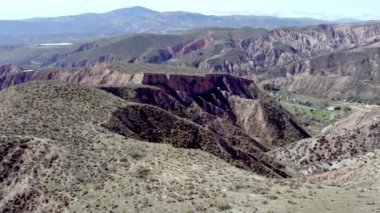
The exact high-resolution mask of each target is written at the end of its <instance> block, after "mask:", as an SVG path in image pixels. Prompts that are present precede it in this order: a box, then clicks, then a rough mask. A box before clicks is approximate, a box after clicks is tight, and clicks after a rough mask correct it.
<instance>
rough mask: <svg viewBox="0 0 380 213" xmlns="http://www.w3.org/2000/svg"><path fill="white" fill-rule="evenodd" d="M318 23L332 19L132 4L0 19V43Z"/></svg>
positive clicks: (58, 40) (26, 42) (271, 27)
mask: <svg viewBox="0 0 380 213" xmlns="http://www.w3.org/2000/svg"><path fill="white" fill-rule="evenodd" d="M321 23H333V21H325V20H317V19H310V18H278V17H270V16H244V15H240V16H238V15H236V16H207V15H203V14H199V13H189V12H157V11H153V10H150V9H147V8H143V7H132V8H124V9H119V10H114V11H110V12H107V13H100V14H94V13H89V14H81V15H75V16H64V17H53V18H33V19H25V20H14V21H12V20H7V21H0V38H1V40H0V45H10V44H30V43H47V42H62V41H77V40H88V39H96V38H103V37H110V36H118V35H124V34H127V33H142V32H155V33H168V32H172V33H178V32H182V31H184V30H188V29H193V28H199V27H244V26H250V27H257V28H267V29H273V28H278V27H284V26H309V25H316V24H321ZM336 23H339V21H337V22H336Z"/></svg>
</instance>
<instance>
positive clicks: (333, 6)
mask: <svg viewBox="0 0 380 213" xmlns="http://www.w3.org/2000/svg"><path fill="white" fill-rule="evenodd" d="M20 5H22V7H20ZM183 5H186V7H183ZM135 6H140V7H145V8H149V9H152V10H156V11H160V12H169V11H186V12H196V13H201V14H205V15H258V16H277V17H284V18H285V17H286V18H316V19H325V20H336V19H357V20H379V19H380V15H379V14H378V12H377V8H379V7H380V2H378V1H374V0H362V1H360V2H359V1H356V0H355V1H354V0H330V1H327V0H320V1H318V2H316V1H310V0H288V1H281V2H279V1H276V0H266V1H265V2H263V1H257V0H251V1H248V0H235V1H234V4H231V3H227V2H220V1H216V0H210V1H207V2H202V1H200V0H193V1H192V2H191V4H186V3H185V2H184V1H178V0H177V1H174V0H165V1H160V2H158V1H150V0H132V1H128V2H126V1H124V0H109V1H107V2H104V1H95V0H77V1H75V0H55V1H51V0H13V1H10V2H7V3H6V4H5V5H3V6H2V7H1V8H0V19H1V20H21V19H28V18H35V17H57V16H70V15H78V14H83V13H104V12H109V11H112V10H116V9H122V8H130V7H135Z"/></svg>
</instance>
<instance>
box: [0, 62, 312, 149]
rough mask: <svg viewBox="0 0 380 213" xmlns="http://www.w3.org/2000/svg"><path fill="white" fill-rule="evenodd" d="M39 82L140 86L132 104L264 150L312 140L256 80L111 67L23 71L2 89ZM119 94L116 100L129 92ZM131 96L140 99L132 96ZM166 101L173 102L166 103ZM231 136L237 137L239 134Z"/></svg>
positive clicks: (3, 83)
mask: <svg viewBox="0 0 380 213" xmlns="http://www.w3.org/2000/svg"><path fill="white" fill-rule="evenodd" d="M36 80H57V81H64V82H68V83H73V84H85V85H92V86H102V87H106V86H111V87H120V88H122V87H125V86H129V85H137V89H136V90H135V91H134V92H128V93H127V94H128V95H127V99H133V101H134V102H141V103H148V104H152V105H155V106H156V105H157V106H159V107H161V108H163V109H165V110H169V111H173V112H176V114H177V115H184V114H186V113H187V114H188V116H190V117H187V118H188V119H191V120H192V121H194V122H196V123H198V124H200V125H207V126H209V127H210V128H212V129H214V130H213V131H215V132H218V131H220V132H222V134H225V133H228V131H229V130H233V131H235V132H241V133H242V134H243V135H244V137H246V138H247V139H248V140H251V139H249V138H250V137H251V138H256V139H258V141H261V142H262V143H263V144H264V145H263V146H262V147H265V146H283V145H285V144H287V143H289V142H293V141H295V140H297V139H300V138H304V137H308V134H307V133H306V132H304V131H303V130H302V128H300V127H299V126H298V125H297V124H296V122H295V121H294V119H293V118H292V116H290V114H288V113H287V112H285V111H284V110H283V109H282V107H281V106H279V105H278V104H277V103H275V102H274V101H272V100H271V99H270V98H268V97H266V96H265V95H264V94H263V93H261V92H260V90H259V89H258V87H257V85H256V84H255V83H254V82H253V81H252V80H249V79H244V78H239V77H235V76H232V75H228V74H207V75H180V74H162V73H138V74H128V73H125V72H119V71H116V70H113V69H110V68H108V67H107V66H106V65H97V66H92V67H87V68H82V69H79V70H59V69H53V70H41V71H22V70H21V71H18V72H16V73H15V74H10V75H6V76H4V77H2V78H0V88H2V89H4V88H6V87H9V86H12V85H16V84H21V83H25V82H28V81H36ZM141 86H149V87H153V88H155V89H152V88H150V89H147V88H145V89H144V87H143V88H141ZM116 91H118V92H116V94H115V95H117V94H119V93H120V94H124V93H125V92H124V93H123V92H121V91H120V90H116ZM131 94H134V95H135V97H133V98H132V97H130V96H131ZM160 98H164V99H163V100H167V102H164V103H163V102H162V101H160V100H159V99H160ZM153 100H156V101H153ZM152 101H153V102H152ZM172 108H173V109H172ZM178 110H179V111H178ZM210 121H212V122H210ZM228 128H229V129H228ZM228 134H229V133H228ZM226 137H230V138H231V137H233V134H231V135H228V136H227V135H226ZM236 141H238V140H236ZM263 149H266V148H263Z"/></svg>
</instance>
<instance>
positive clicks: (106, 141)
mask: <svg viewBox="0 0 380 213" xmlns="http://www.w3.org/2000/svg"><path fill="white" fill-rule="evenodd" d="M147 76H150V77H146V78H142V80H140V82H147V83H150V84H153V83H154V82H157V81H158V80H159V82H165V81H166V82H167V83H168V85H171V86H170V87H167V88H166V87H165V88H166V89H169V91H170V88H175V89H176V90H177V92H176V93H166V91H167V90H165V89H164V88H163V87H160V84H158V85H157V86H159V87H153V86H148V85H146V86H139V85H134V86H131V87H123V88H120V87H103V88H101V89H97V88H93V87H88V86H78V85H71V84H65V83H59V82H56V81H47V82H43V81H35V82H29V83H25V84H22V85H19V86H12V87H9V88H7V89H5V90H2V91H0V106H1V107H0V132H1V136H0V159H1V161H0V162H1V163H0V171H1V172H0V174H1V176H0V198H1V199H0V210H1V211H6V212H41V211H43V212H44V211H47V212H49V211H64V212H72V211H80V212H91V211H114V212H117V211H122V210H123V209H124V210H125V209H128V210H129V211H131V212H178V211H180V212H184V211H199V212H220V211H223V210H227V211H234V212H246V211H250V210H252V209H254V210H255V211H257V212H268V211H274V212H283V211H285V210H288V211H289V210H292V211H304V210H305V211H308V212H322V211H323V212H347V211H351V210H352V211H359V210H361V211H363V210H364V211H371V210H373V211H375V210H376V209H377V206H378V200H377V199H376V196H375V195H376V193H377V191H376V190H377V188H373V187H374V186H376V183H377V182H375V183H372V182H368V181H367V182H364V183H362V184H365V185H364V186H363V185H360V187H359V186H357V185H355V184H349V185H347V187H346V188H341V187H336V186H325V185H320V184H318V182H315V180H314V179H313V180H310V181H308V180H305V179H299V178H297V177H296V178H293V179H268V178H266V177H264V176H258V175H257V174H255V173H252V171H256V170H252V169H251V168H260V165H265V166H264V167H263V168H268V166H269V164H268V162H272V165H273V163H274V161H273V160H272V159H271V158H269V156H268V157H265V158H264V156H266V154H265V152H262V151H260V152H261V154H260V152H255V151H254V149H256V148H254V147H255V146H257V144H258V143H256V145H254V144H255V143H249V146H251V147H252V148H253V149H251V151H250V153H251V154H252V156H256V157H258V156H261V157H260V158H259V159H261V162H263V161H262V160H264V159H267V160H269V161H267V163H265V164H251V163H248V164H245V163H247V162H248V161H247V160H249V158H248V159H247V158H246V155H245V154H244V153H245V152H246V151H248V150H249V148H248V147H245V148H244V149H243V146H242V144H234V145H232V144H233V143H231V142H232V141H231V139H225V141H224V142H223V143H222V141H220V140H221V139H222V138H225V137H227V136H225V137H224V136H223V134H220V133H215V132H210V127H202V126H201V125H203V124H202V122H200V124H195V123H194V122H191V119H190V118H187V119H185V118H184V117H186V116H187V115H186V113H184V114H182V116H184V117H180V115H181V114H180V113H181V110H183V106H184V105H183V103H178V99H176V98H173V97H176V96H175V94H187V95H185V96H180V97H182V98H185V99H186V100H187V99H189V98H191V97H192V95H191V94H192V93H189V91H188V90H187V89H186V88H189V87H188V86H186V84H175V82H177V83H178V82H181V81H179V79H178V78H179V76H174V78H173V80H175V81H174V84H173V83H170V80H169V79H167V78H166V80H165V77H164V76H166V75H147ZM154 76H155V77H154ZM197 78H199V77H195V78H194V79H197ZM209 78H210V77H203V79H204V81H205V82H208V81H210V80H207V79H209ZM212 78H216V79H223V80H222V81H219V80H217V81H215V83H218V84H225V85H229V86H227V87H224V88H223V87H221V88H222V89H223V90H224V91H223V94H230V95H231V97H233V96H235V98H234V99H236V98H238V99H239V102H242V101H244V100H245V101H255V100H254V99H253V100H251V99H249V98H248V96H247V95H249V94H255V93H251V92H254V91H255V90H252V89H254V87H253V88H252V87H246V86H244V87H242V88H240V87H234V86H233V85H236V84H235V83H233V82H234V81H236V80H238V79H237V78H235V77H231V78H230V77H228V76H224V77H223V76H214V77H213V76H211V79H212ZM229 78H230V79H229ZM143 79H145V80H143ZM185 79H186V78H185ZM167 80H169V81H167ZM185 82H186V81H185ZM197 82H199V81H197ZM211 82H212V81H211ZM243 82H246V84H248V85H249V84H250V83H249V82H250V81H243ZM246 84H244V83H243V85H246ZM181 85H183V87H181ZM201 85H202V86H201V87H194V88H198V90H195V91H194V92H195V93H193V95H197V94H198V93H199V92H202V90H204V89H205V88H207V87H205V86H207V85H209V84H203V83H202V84H201ZM220 86H221V85H220ZM180 88H182V89H180ZM181 91H182V92H181ZM183 92H184V93H183ZM207 94H208V93H207ZM214 94H215V96H214V97H219V96H218V95H217V93H214ZM151 95H154V97H157V98H147V97H149V96H151ZM173 95H174V96H173ZM198 95H199V94H198ZM120 97H121V98H120ZM180 97H177V98H180ZM200 97H202V96H200ZM220 97H222V96H220ZM224 97H225V96H224ZM239 97H240V98H239ZM165 98H166V99H165ZM203 100H205V101H206V102H205V104H204V105H202V106H204V107H206V106H207V109H212V107H211V106H214V107H216V106H219V107H222V105H218V104H222V103H223V102H220V101H221V99H215V100H212V99H206V97H203ZM146 101H148V102H146ZM264 102H265V101H264ZM141 103H145V104H141ZM189 103H190V102H189ZM206 103H208V104H206ZM239 105H240V104H239ZM192 106H193V107H194V108H192V107H190V109H192V110H195V111H197V110H201V111H200V112H202V113H200V114H199V113H196V112H193V113H192V114H188V115H205V113H206V114H207V113H210V112H209V111H206V109H199V107H200V106H201V105H198V103H197V102H193V104H192ZM241 106H242V107H243V105H241ZM168 107H169V108H168ZM244 108H245V107H244ZM221 109H223V108H220V110H221ZM278 110H280V109H278ZM146 111H149V112H150V115H153V116H147V114H146ZM223 111H224V110H223ZM120 112H121V114H120ZM246 112H250V111H246ZM253 116H256V113H254V114H253ZM244 117H245V118H247V115H244ZM220 118H223V116H222V117H220ZM161 120H165V122H159V121H161ZM201 120H202V119H201ZM248 120H251V119H248ZM171 122H174V123H173V124H175V125H173V126H175V127H177V128H176V129H173V130H174V132H171V131H168V130H167V127H166V126H165V125H169V123H171ZM250 123H251V122H250ZM253 123H254V121H253ZM253 123H252V124H253ZM260 124H261V125H262V122H261V123H260ZM141 125H144V126H141ZM160 125H161V126H160ZM223 125H229V123H228V122H226V120H225V121H224V122H223ZM264 126H265V125H264ZM142 127H143V128H142ZM155 127H158V128H157V129H155ZM285 128H290V127H287V126H285ZM190 130H191V131H195V132H197V133H195V134H192V136H198V139H197V140H196V141H193V142H191V141H188V139H191V137H187V136H185V135H184V134H185V133H186V132H188V131H190ZM229 130H230V129H229ZM147 131H149V134H146V133H147ZM217 135H219V136H217ZM153 136H154V137H153ZM180 136H183V137H180ZM232 136H238V137H239V138H240V139H243V138H244V136H243V135H239V134H234V135H232ZM155 137H160V138H158V139H159V141H156V140H155ZM245 137H247V136H245ZM218 140H219V143H220V144H225V145H224V146H226V145H227V144H230V145H229V146H232V147H235V148H233V149H231V148H228V149H225V151H226V152H225V154H223V156H221V155H218V154H217V152H213V151H217V150H223V149H224V148H226V147H224V148H223V147H220V146H219V147H215V145H213V144H214V143H215V142H217V141H218ZM143 141H151V142H154V143H148V142H143ZM189 142H190V143H189ZM194 142H198V143H194ZM162 143H167V144H162ZM194 145H196V146H200V148H199V147H194ZM247 145H248V144H247ZM175 147H176V148H175ZM181 147H182V148H181ZM213 147H214V148H213ZM237 147H239V149H238V150H241V151H239V152H238V153H236V154H237V156H236V157H235V158H234V161H235V162H239V161H240V164H238V166H239V167H242V168H245V170H241V169H238V168H237V167H234V166H232V165H231V164H229V163H227V162H228V153H234V152H235V151H236V149H237ZM189 148H190V149H189ZM243 150H245V151H243ZM210 151H211V152H210ZM221 158H222V159H225V160H226V161H227V162H226V161H224V160H221ZM253 159H255V158H253V157H252V158H251V159H250V160H253ZM256 162H257V161H256ZM244 165H246V166H244ZM251 166H254V167H251ZM374 169H376V167H375V168H374ZM267 171H268V170H267ZM278 171H279V170H277V172H278ZM373 171H377V170H373ZM256 172H257V171H256ZM271 173H272V172H269V173H266V174H267V175H268V174H269V175H270V174H271ZM375 175H376V174H372V175H371V177H376V176H375ZM316 180H318V179H316ZM374 180H379V179H378V178H375V179H374ZM377 186H378V184H377ZM364 189H365V190H364ZM359 195H360V196H359ZM321 202H323V203H324V205H323V206H321V205H320V203H321Z"/></svg>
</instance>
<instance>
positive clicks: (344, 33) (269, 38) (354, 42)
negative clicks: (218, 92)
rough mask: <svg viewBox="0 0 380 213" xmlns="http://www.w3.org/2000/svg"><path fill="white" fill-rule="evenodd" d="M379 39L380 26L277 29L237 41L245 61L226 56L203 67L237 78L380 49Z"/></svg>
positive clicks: (206, 62) (235, 44) (323, 26)
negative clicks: (344, 53) (347, 52)
mask: <svg viewBox="0 0 380 213" xmlns="http://www.w3.org/2000/svg"><path fill="white" fill-rule="evenodd" d="M379 38H380V26H379V24H369V25H357V26H350V25H337V26H331V25H320V26H318V27H314V28H306V29H276V30H273V31H271V32H269V33H268V34H267V35H265V36H263V37H260V38H254V39H245V40H243V41H240V40H236V41H234V45H232V46H233V49H236V48H237V49H242V50H244V52H246V53H247V56H246V57H245V58H244V59H242V60H240V61H231V60H230V59H229V57H227V55H223V54H222V55H220V56H219V57H220V59H221V60H220V61H219V62H218V64H214V63H215V60H204V61H202V62H201V66H200V67H202V68H204V69H207V70H218V71H225V72H229V73H236V74H241V73H242V72H243V71H249V72H250V73H255V72H256V73H257V71H259V70H263V69H265V68H271V67H278V66H283V65H287V64H290V63H292V62H296V61H299V60H302V59H305V58H311V57H316V56H321V55H325V54H329V53H333V52H337V51H342V50H352V49H360V48H367V47H379V45H380V43H379V41H380V39H379ZM224 52H226V51H224Z"/></svg>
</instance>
